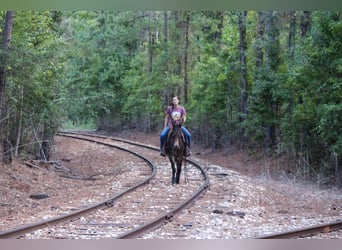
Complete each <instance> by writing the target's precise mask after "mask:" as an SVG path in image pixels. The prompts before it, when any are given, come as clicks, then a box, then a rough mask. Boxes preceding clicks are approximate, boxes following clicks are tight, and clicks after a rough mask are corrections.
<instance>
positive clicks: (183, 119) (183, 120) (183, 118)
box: [182, 115, 186, 123]
mask: <svg viewBox="0 0 342 250" xmlns="http://www.w3.org/2000/svg"><path fill="white" fill-rule="evenodd" d="M185 121H186V115H183V116H182V123H185Z"/></svg>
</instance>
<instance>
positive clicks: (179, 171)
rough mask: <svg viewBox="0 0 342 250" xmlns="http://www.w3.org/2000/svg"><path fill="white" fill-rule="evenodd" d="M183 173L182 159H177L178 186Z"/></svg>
mask: <svg viewBox="0 0 342 250" xmlns="http://www.w3.org/2000/svg"><path fill="white" fill-rule="evenodd" d="M181 171H182V159H177V173H176V184H179V179H180V174H181Z"/></svg>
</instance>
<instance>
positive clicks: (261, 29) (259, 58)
mask: <svg viewBox="0 0 342 250" xmlns="http://www.w3.org/2000/svg"><path fill="white" fill-rule="evenodd" d="M264 33H265V18H264V13H263V12H259V13H258V30H257V35H258V37H257V45H256V49H255V66H256V71H259V69H260V67H261V65H262V63H263V60H264V52H263V50H262V48H263V46H262V41H263V39H264Z"/></svg>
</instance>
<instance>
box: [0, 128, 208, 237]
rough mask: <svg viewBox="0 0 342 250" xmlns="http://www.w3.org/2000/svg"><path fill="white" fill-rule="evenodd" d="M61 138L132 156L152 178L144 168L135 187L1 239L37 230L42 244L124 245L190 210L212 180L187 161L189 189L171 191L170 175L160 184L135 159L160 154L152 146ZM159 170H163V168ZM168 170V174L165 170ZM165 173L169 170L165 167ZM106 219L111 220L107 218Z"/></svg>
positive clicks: (81, 136)
mask: <svg viewBox="0 0 342 250" xmlns="http://www.w3.org/2000/svg"><path fill="white" fill-rule="evenodd" d="M59 136H63V137H69V138H71V139H74V140H83V141H88V142H92V143H97V144H101V145H103V146H108V147H111V148H115V149H116V150H121V151H124V152H127V153H130V154H132V155H134V156H135V157H137V158H140V159H142V160H144V161H145V163H146V164H147V166H149V168H150V173H149V174H146V166H145V170H143V171H145V174H144V175H145V176H144V177H145V178H144V179H142V180H139V181H137V180H134V181H133V182H134V185H131V186H130V187H128V188H126V189H125V190H122V191H120V192H119V193H116V194H114V196H113V197H111V198H110V199H107V200H105V201H102V202H99V203H96V204H95V205H91V206H88V207H86V208H84V209H80V210H78V211H75V212H72V213H69V214H66V215H63V216H58V217H55V218H52V219H48V220H44V221H39V222H37V223H33V224H29V225H25V226H21V227H17V228H14V229H11V230H7V231H3V232H0V238H13V237H18V236H23V235H25V234H28V233H31V234H32V232H34V231H36V230H38V229H41V230H40V233H39V237H40V238H106V237H107V238H108V237H109V238H119V239H123V238H133V237H138V236H139V235H141V234H142V233H144V232H146V231H149V230H151V229H153V228H155V227H159V226H160V225H163V224H164V223H167V222H168V221H171V220H172V219H173V216H174V215H175V214H176V213H177V212H179V211H181V210H182V209H184V208H185V207H187V206H188V205H190V203H191V202H193V201H194V200H195V199H197V198H198V197H199V196H200V195H201V194H202V193H204V192H205V191H206V189H207V188H208V185H209V179H208V175H207V173H206V171H205V170H204V169H203V168H202V167H201V166H200V165H198V164H197V163H196V162H193V161H191V160H187V162H188V163H187V165H188V166H187V167H188V171H187V172H188V174H189V176H190V181H189V183H190V185H189V184H187V185H183V187H182V185H179V186H177V187H171V186H170V184H169V183H170V182H171V181H170V179H171V176H170V174H169V173H168V172H169V171H161V173H160V174H158V178H154V177H155V176H156V174H157V166H156V165H155V164H154V163H153V162H152V161H151V160H149V159H148V158H146V157H144V156H142V155H141V154H140V153H137V151H139V150H138V149H137V148H139V147H144V148H148V149H151V150H157V149H156V148H154V147H152V146H147V145H143V144H138V143H134V142H129V141H125V140H122V139H115V138H108V137H105V136H96V135H90V134H76V133H67V132H61V133H60V134H59ZM127 145H129V146H127ZM140 165H141V164H140ZM160 168H161V169H163V167H160ZM164 169H165V170H166V167H164ZM167 169H170V167H169V166H167ZM135 171H137V170H135ZM139 175H141V174H139ZM148 184H149V185H148ZM150 193H153V195H150ZM180 194H181V195H180ZM105 213H107V214H108V213H109V214H112V215H111V216H110V217H109V218H111V219H110V220H108V219H107V220H106V221H105V222H103V221H102V222H98V221H100V218H101V217H103V215H104V214H105ZM106 217H107V218H108V215H106ZM84 218H86V219H84ZM118 218H119V219H118ZM65 222H67V223H65ZM24 237H25V236H24ZM27 237H28V238H29V237H30V236H27Z"/></svg>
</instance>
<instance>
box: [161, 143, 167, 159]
mask: <svg viewBox="0 0 342 250" xmlns="http://www.w3.org/2000/svg"><path fill="white" fill-rule="evenodd" d="M160 155H161V156H166V153H165V144H163V145H162V147H161V149H160Z"/></svg>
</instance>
